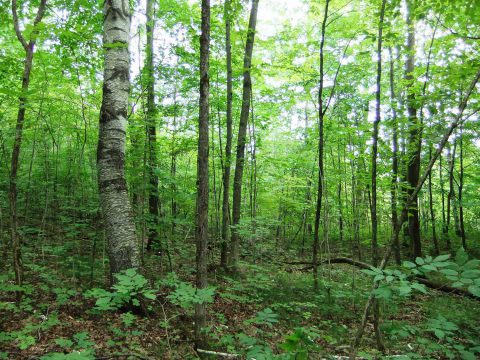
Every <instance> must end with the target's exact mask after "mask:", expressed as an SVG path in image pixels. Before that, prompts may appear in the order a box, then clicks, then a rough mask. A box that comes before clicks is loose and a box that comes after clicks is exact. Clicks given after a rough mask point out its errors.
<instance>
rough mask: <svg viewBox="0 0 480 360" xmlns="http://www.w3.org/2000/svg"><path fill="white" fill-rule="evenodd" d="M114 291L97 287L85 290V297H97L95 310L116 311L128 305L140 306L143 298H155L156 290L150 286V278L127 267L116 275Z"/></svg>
mask: <svg viewBox="0 0 480 360" xmlns="http://www.w3.org/2000/svg"><path fill="white" fill-rule="evenodd" d="M114 276H115V278H116V280H117V281H116V282H115V284H114V285H113V286H112V290H113V291H107V290H105V289H101V288H95V289H91V290H88V291H87V292H85V294H84V295H85V297H87V298H95V299H97V300H96V302H95V310H98V311H115V310H118V309H120V308H122V307H123V306H126V305H130V304H131V305H133V306H140V301H141V299H150V300H155V299H156V295H155V290H154V289H151V288H149V287H148V280H147V279H145V277H144V276H143V275H142V274H139V273H138V272H137V270H136V269H127V270H124V271H122V272H120V273H118V274H115V275H114Z"/></svg>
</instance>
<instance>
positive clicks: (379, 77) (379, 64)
mask: <svg viewBox="0 0 480 360" xmlns="http://www.w3.org/2000/svg"><path fill="white" fill-rule="evenodd" d="M386 2H387V1H386V0H382V5H381V9H380V22H379V25H378V39H377V84H376V86H377V89H376V92H375V120H374V122H373V136H372V206H371V208H370V210H371V217H372V264H373V266H377V265H378V239H377V232H378V218H377V157H378V128H379V125H380V120H381V114H380V101H381V95H382V88H381V85H382V40H383V38H382V35H383V20H384V17H385V5H386ZM379 312H380V311H379V306H378V302H377V301H375V302H374V305H373V327H374V330H375V336H376V341H377V347H378V349H379V350H380V351H384V350H385V347H384V345H383V342H382V338H381V335H380V329H379V317H380V315H379Z"/></svg>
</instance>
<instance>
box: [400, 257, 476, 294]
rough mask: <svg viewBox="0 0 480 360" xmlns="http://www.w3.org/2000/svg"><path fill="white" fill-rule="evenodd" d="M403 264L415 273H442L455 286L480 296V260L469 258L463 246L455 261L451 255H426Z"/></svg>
mask: <svg viewBox="0 0 480 360" xmlns="http://www.w3.org/2000/svg"><path fill="white" fill-rule="evenodd" d="M403 265H404V267H406V268H407V269H409V270H410V271H411V273H412V274H414V275H427V274H429V273H432V274H435V273H440V274H442V275H443V276H444V277H445V278H446V279H448V280H450V281H451V282H452V286H453V287H456V288H465V289H467V290H468V291H469V292H470V293H471V294H472V295H474V296H478V297H480V260H478V259H472V260H469V258H468V254H467V253H466V252H465V250H464V249H463V247H461V248H460V249H458V250H457V252H456V255H455V259H454V260H453V261H452V260H450V255H440V256H437V257H436V258H432V257H431V256H426V257H424V258H421V257H417V258H416V259H415V262H414V263H413V262H411V261H405V262H404V263H403Z"/></svg>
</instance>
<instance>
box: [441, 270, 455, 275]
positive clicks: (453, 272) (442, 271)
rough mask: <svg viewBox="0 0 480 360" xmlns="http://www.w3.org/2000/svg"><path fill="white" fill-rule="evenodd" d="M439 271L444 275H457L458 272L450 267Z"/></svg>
mask: <svg viewBox="0 0 480 360" xmlns="http://www.w3.org/2000/svg"><path fill="white" fill-rule="evenodd" d="M440 272H441V273H442V274H444V275H449V276H457V275H458V272H457V271H455V270H452V269H441V270H440Z"/></svg>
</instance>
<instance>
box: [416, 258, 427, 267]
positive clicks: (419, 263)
mask: <svg viewBox="0 0 480 360" xmlns="http://www.w3.org/2000/svg"><path fill="white" fill-rule="evenodd" d="M415 262H416V263H417V264H418V265H423V264H425V260H423V258H421V257H417V258H416V259H415Z"/></svg>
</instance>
